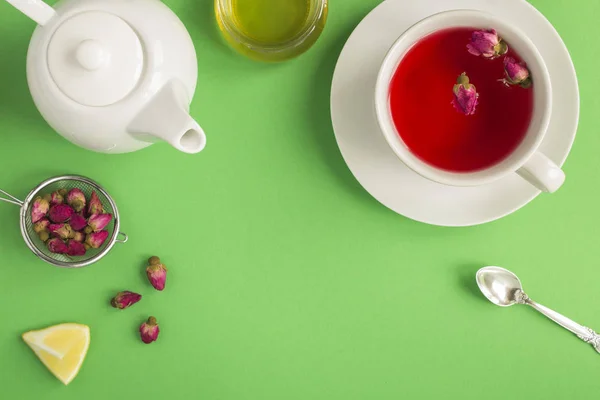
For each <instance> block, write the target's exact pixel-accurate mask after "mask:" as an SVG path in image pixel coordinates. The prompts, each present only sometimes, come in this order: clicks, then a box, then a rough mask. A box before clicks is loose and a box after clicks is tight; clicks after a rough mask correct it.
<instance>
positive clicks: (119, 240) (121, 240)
mask: <svg viewBox="0 0 600 400" xmlns="http://www.w3.org/2000/svg"><path fill="white" fill-rule="evenodd" d="M128 240H129V236H127V235H126V234H124V233H123V232H119V234H118V235H117V239H116V240H115V242H117V243H127V241H128Z"/></svg>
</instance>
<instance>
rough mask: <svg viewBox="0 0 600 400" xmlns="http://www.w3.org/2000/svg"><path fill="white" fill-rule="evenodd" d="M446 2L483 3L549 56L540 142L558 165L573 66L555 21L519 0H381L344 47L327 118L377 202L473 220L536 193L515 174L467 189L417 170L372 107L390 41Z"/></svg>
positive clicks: (425, 215)
mask: <svg viewBox="0 0 600 400" xmlns="http://www.w3.org/2000/svg"><path fill="white" fill-rule="evenodd" d="M451 9H476V10H482V11H487V12H489V13H492V14H496V15H498V16H501V17H505V18H508V19H510V20H512V21H514V22H515V23H516V24H517V25H518V27H519V28H520V29H521V30H523V31H524V32H525V33H526V34H527V35H528V36H529V38H530V39H531V40H532V41H533V42H534V43H535V44H536V46H537V47H538V49H539V51H540V53H541V55H542V57H544V59H546V60H548V69H549V71H550V77H551V80H552V88H553V98H554V104H553V114H552V118H551V120H550V128H549V129H548V133H547V135H546V138H545V139H544V142H543V143H542V146H541V148H540V149H541V151H542V152H543V153H544V154H546V155H547V156H548V157H549V158H550V159H552V160H553V161H554V162H555V163H557V164H558V165H561V166H562V164H563V163H564V161H565V159H566V158H567V155H568V154H569V151H570V150H571V146H572V144H573V140H574V139H575V133H576V131H577V123H578V120H579V90H578V86H577V77H576V75H575V68H574V67H573V63H572V61H571V58H570V56H569V53H568V51H567V48H566V47H565V45H564V43H563V41H562V40H561V38H560V36H559V35H558V33H557V32H556V30H555V29H554V27H552V25H551V24H550V23H549V22H548V20H546V18H545V17H544V16H543V15H542V14H540V12H539V11H537V10H536V9H535V8H533V6H531V5H530V4H529V3H527V2H526V1H524V0H502V1H493V2H492V1H482V0H421V1H411V2H407V1H406V0H387V1H385V2H383V3H382V4H380V5H379V6H378V7H377V8H375V9H374V10H373V11H372V12H371V13H370V14H369V15H367V16H366V17H365V19H363V21H362V22H361V23H360V24H359V25H358V27H357V28H356V29H355V30H354V32H353V33H352V35H351V36H350V38H349V39H348V42H347V43H346V45H345V46H344V49H343V50H342V53H341V55H340V58H339V60H338V63H337V66H336V69H335V74H334V77H333V84H332V88H331V118H332V121H333V128H334V131H335V135H336V140H337V143H338V146H339V147H340V150H341V152H342V155H343V157H344V159H345V160H346V164H348V167H349V168H350V170H351V171H352V173H353V174H354V176H355V177H356V179H357V180H358V181H359V182H360V184H361V185H362V186H363V187H364V188H365V189H366V190H367V191H368V192H369V193H370V194H371V195H372V196H373V197H375V198H376V199H377V200H378V201H379V202H381V203H382V204H383V205H385V206H386V207H388V208H390V209H392V210H393V211H395V212H397V213H398V214H401V215H404V216H405V217H408V218H411V219H414V220H416V221H421V222H425V223H428V224H433V225H442V226H470V225H477V224H483V223H486V222H490V221H493V220H496V219H498V218H502V217H504V216H506V215H508V214H511V213H513V212H514V211H516V210H518V209H519V208H521V207H523V206H524V205H526V204H527V203H529V202H530V201H531V200H533V199H534V198H535V197H537V196H538V195H539V194H540V192H539V191H538V190H536V189H535V188H534V187H533V186H531V185H530V184H528V183H527V182H525V181H524V180H523V179H522V178H520V177H519V176H517V175H516V174H513V175H511V176H508V177H506V178H503V179H501V180H499V181H497V182H495V183H492V184H489V185H485V186H480V187H466V188H459V187H451V186H445V185H441V184H438V183H434V182H432V181H429V180H427V179H425V178H423V177H421V176H420V175H418V174H416V173H415V172H413V171H412V170H410V169H408V167H406V166H405V165H404V164H403V163H402V162H401V161H400V160H399V159H398V158H397V157H396V155H395V154H394V153H393V152H392V150H391V149H390V148H389V147H388V145H387V142H386V141H385V139H384V138H383V135H382V134H381V132H380V131H379V127H378V125H377V121H376V120H375V112H374V108H373V107H374V106H373V97H374V88H375V81H376V78H377V73H378V70H379V66H380V65H381V62H382V61H383V58H384V56H385V54H386V52H387V51H388V49H389V48H390V47H391V45H392V44H393V43H394V41H395V40H396V39H397V38H398V37H399V36H400V35H401V34H402V33H403V32H404V31H405V30H406V29H408V28H409V27H410V26H412V25H413V24H415V23H416V22H418V21H420V20H421V19H423V18H425V17H427V16H429V15H432V14H435V13H438V12H441V11H446V10H451ZM567 179H569V176H568V174H567ZM562 190H565V189H562ZM544 195H545V196H551V195H550V194H544Z"/></svg>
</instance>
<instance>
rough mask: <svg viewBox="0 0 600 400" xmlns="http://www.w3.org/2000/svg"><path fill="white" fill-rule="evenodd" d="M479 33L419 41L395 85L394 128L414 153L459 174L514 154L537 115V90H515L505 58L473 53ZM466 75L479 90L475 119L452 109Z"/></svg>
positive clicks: (443, 33)
mask: <svg viewBox="0 0 600 400" xmlns="http://www.w3.org/2000/svg"><path fill="white" fill-rule="evenodd" d="M475 30H477V28H465V27H461V28H450V29H444V30H440V31H437V32H435V33H433V34H430V35H428V36H426V37H425V38H423V39H421V40H420V41H418V42H417V43H415V44H414V45H413V46H412V48H410V50H408V52H407V53H406V54H405V55H404V57H403V58H402V60H401V61H400V64H399V65H398V67H397V69H396V71H395V73H394V75H393V78H392V80H391V83H390V88H389V104H390V111H391V115H392V120H393V123H394V125H395V127H396V130H397V132H398V134H399V135H400V138H401V139H402V141H403V142H404V144H405V145H406V146H407V147H408V148H409V150H410V151H411V152H412V153H413V154H414V155H416V156H417V157H418V158H419V159H421V160H422V161H423V162H425V163H427V164H429V165H431V166H433V167H436V168H439V169H442V170H446V171H452V172H473V171H479V170H483V169H486V168H489V167H491V166H493V165H495V164H497V163H499V162H501V161H502V160H504V159H505V158H506V157H508V156H509V155H510V154H511V153H512V152H513V151H514V150H515V149H516V148H517V147H518V146H519V144H520V143H521V141H522V140H523V138H524V137H525V135H526V134H527V131H528V128H529V125H530V123H531V120H532V116H533V103H534V102H533V99H534V90H533V88H528V89H524V88H522V87H520V86H518V85H511V86H507V85H505V84H503V83H502V82H501V79H503V78H504V76H505V72H504V64H503V58H504V57H512V58H514V59H516V60H517V61H522V58H521V57H520V56H519V54H517V53H516V52H515V51H514V50H513V49H511V48H510V43H509V50H508V53H507V54H506V55H505V56H503V57H498V58H496V59H487V58H484V57H478V56H475V55H473V54H470V53H469V52H468V51H467V47H466V46H467V44H468V43H469V40H470V38H471V34H472V33H473V31H475ZM463 72H466V73H467V74H468V76H469V78H470V82H471V83H472V84H473V85H475V87H476V88H477V92H478V93H479V104H478V105H477V108H476V112H475V113H474V114H473V115H464V114H461V113H459V112H458V111H457V110H455V109H454V107H453V106H452V105H451V101H452V99H453V92H452V88H453V85H454V84H455V83H456V79H457V77H458V76H459V75H460V74H461V73H463Z"/></svg>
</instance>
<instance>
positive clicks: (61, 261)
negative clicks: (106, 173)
mask: <svg viewBox="0 0 600 400" xmlns="http://www.w3.org/2000/svg"><path fill="white" fill-rule="evenodd" d="M75 188H77V189H80V190H81V191H82V192H83V193H85V196H86V198H87V199H89V198H90V196H91V194H92V191H95V192H96V194H97V195H98V198H99V199H100V201H101V202H102V205H103V206H104V212H106V213H110V214H112V215H113V219H112V221H111V222H110V224H109V225H108V226H107V227H106V228H105V229H106V230H107V231H108V233H109V236H108V238H107V239H106V241H105V242H104V244H103V245H102V246H101V247H100V248H99V249H89V250H88V251H87V253H86V254H85V255H84V256H76V257H71V256H67V255H65V254H54V253H51V252H50V250H48V248H47V246H46V244H45V243H44V242H42V241H41V240H40V239H39V237H38V235H37V233H35V231H34V230H33V223H32V222H31V206H32V204H33V202H34V200H35V198H36V197H38V196H43V195H45V194H50V193H52V192H54V191H56V190H60V189H67V190H71V189H75ZM0 193H2V194H4V195H6V196H7V197H8V198H4V197H2V196H0V201H5V202H7V203H12V204H15V205H17V206H19V207H21V217H20V221H21V234H22V235H23V239H25V243H27V246H28V247H29V248H30V249H31V251H33V253H34V254H35V255H36V256H38V257H39V258H41V259H42V260H44V261H46V262H47V263H49V264H52V265H55V266H57V267H65V268H79V267H85V266H86V265H90V264H93V263H95V262H96V261H98V260H100V259H101V258H102V257H104V256H105V255H106V254H108V252H109V251H110V249H112V247H113V246H114V245H115V243H125V242H127V239H128V238H127V235H126V234H124V233H122V232H119V225H120V220H119V210H118V209H117V205H116V204H115V202H114V201H113V199H112V198H111V197H110V195H109V194H108V193H106V191H105V190H104V189H103V188H102V187H101V186H100V185H98V184H97V183H96V182H94V181H92V180H91V179H88V178H85V177H83V176H77V175H65V176H57V177H55V178H50V179H48V180H46V181H44V182H42V183H40V184H39V185H38V186H37V187H35V188H34V189H33V190H32V191H31V192H30V193H29V194H28V195H27V197H26V198H25V200H24V201H21V200H19V199H18V198H16V197H14V196H12V195H10V194H8V193H6V192H5V191H4V190H1V189H0Z"/></svg>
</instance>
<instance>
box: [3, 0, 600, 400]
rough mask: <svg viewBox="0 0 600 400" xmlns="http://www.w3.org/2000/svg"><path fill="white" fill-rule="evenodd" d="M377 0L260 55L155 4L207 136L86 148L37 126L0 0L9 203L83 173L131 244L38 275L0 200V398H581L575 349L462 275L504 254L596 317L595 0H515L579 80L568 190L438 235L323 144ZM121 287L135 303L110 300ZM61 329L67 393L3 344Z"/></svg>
mask: <svg viewBox="0 0 600 400" xmlns="http://www.w3.org/2000/svg"><path fill="white" fill-rule="evenodd" d="M379 2H380V1H378V0H343V1H342V0H338V1H336V0H333V1H332V4H331V8H330V18H329V21H328V24H327V27H326V29H325V32H324V34H323V36H322V38H321V39H320V41H319V42H318V43H317V45H316V46H315V47H314V48H313V49H312V50H311V51H309V52H308V53H307V54H305V55H304V56H302V57H301V58H299V59H296V60H293V61H291V62H287V63H283V64H280V65H265V64H260V63H255V62H252V61H248V60H245V59H244V58H242V57H240V56H238V55H237V54H235V53H234V52H232V51H231V50H230V49H229V48H228V47H226V45H225V44H223V42H222V41H221V39H220V37H219V33H218V31H217V30H216V28H215V23H214V15H213V11H212V4H211V1H209V0H171V1H168V2H167V3H168V4H169V5H170V6H171V7H172V8H173V9H174V11H175V12H177V13H178V14H179V15H180V16H181V17H182V19H183V20H184V22H185V24H186V25H187V27H188V29H189V30H190V33H191V35H192V37H193V39H194V42H195V44H196V48H197V52H198V65H199V73H200V76H199V85H198V90H197V93H196V97H195V99H194V102H193V106H192V113H193V115H194V116H195V117H196V118H197V119H198V120H199V121H200V123H201V124H202V126H203V127H204V129H205V130H206V132H207V133H208V135H209V144H208V147H207V149H206V150H205V151H204V152H203V153H201V154H199V155H196V156H188V155H184V154H180V153H178V152H176V151H175V150H173V149H172V148H170V147H169V146H168V145H165V144H159V145H155V146H152V147H150V148H148V149H146V150H143V151H139V152H136V153H132V154H125V155H112V156H109V155H103V154H95V153H92V152H88V151H85V150H82V149H79V148H77V147H75V146H74V145H72V144H70V143H69V142H67V141H65V140H64V139H62V138H61V137H60V136H59V135H57V134H55V133H54V132H53V131H52V129H50V128H49V127H48V126H47V125H46V124H45V122H44V121H43V120H42V118H41V117H40V116H39V114H38V112H37V111H36V109H35V107H34V105H33V102H32V100H31V98H30V95H29V93H28V89H27V84H26V78H25V56H26V51H27V44H28V41H29V37H30V35H31V32H32V30H33V28H34V23H33V22H31V21H29V20H28V19H27V18H26V17H25V16H23V15H21V14H20V13H19V12H18V11H16V10H15V9H13V8H12V7H11V6H9V5H8V4H7V3H5V2H0V54H1V55H2V59H1V61H0V140H1V144H0V187H1V188H3V189H6V190H9V191H11V192H12V193H13V194H15V195H17V196H21V197H22V196H24V195H26V194H27V193H28V191H29V190H30V189H31V188H32V187H33V186H35V185H36V184H37V183H39V182H40V181H41V180H43V179H45V178H47V177H50V176H54V175H59V174H63V173H78V174H82V175H86V176H89V177H91V178H94V179H96V180H98V181H99V182H100V183H101V184H103V185H104V186H105V187H106V188H107V190H108V191H109V192H110V193H111V194H112V195H113V196H114V198H115V199H116V201H117V204H118V205H119V208H120V211H121V217H122V229H123V231H125V232H126V233H127V234H129V236H130V241H129V243H127V244H126V245H117V246H116V247H115V248H114V250H113V251H112V252H111V253H110V254H109V255H108V256H107V257H106V258H105V259H103V260H102V261H101V262H100V263H98V264H96V265H94V266H92V267H89V268H85V269H81V270H61V269H57V268H53V267H51V266H49V265H46V264H45V263H43V262H41V261H38V260H37V259H36V258H35V257H34V256H33V255H32V254H31V253H30V252H29V250H28V249H27V247H26V246H25V244H24V243H23V241H22V238H21V236H20V232H19V228H18V209H17V207H14V206H12V205H9V204H5V203H0V223H1V226H2V233H1V234H0V256H1V266H0V321H1V325H0V398H3V399H30V398H35V397H37V398H41V399H49V400H53V399H83V398H87V399H110V398H144V397H145V398H177V399H179V398H181V399H183V398H194V399H195V398H198V399H210V400H218V399H223V400H267V399H277V400H280V399H287V400H295V399H298V400H300V399H302V400H305V399H315V400H316V399H344V400H350V399H399V398H434V397H435V398H442V399H452V398H456V399H481V398H486V399H505V398H507V397H508V396H515V395H518V396H519V397H520V398H529V399H550V398H552V399H564V398H572V399H580V398H584V395H587V396H592V397H593V396H597V393H598V390H599V389H600V379H598V370H599V369H600V358H599V356H598V354H595V352H594V350H593V349H592V348H591V346H589V345H586V344H584V343H583V342H581V341H579V340H578V339H577V338H575V337H574V336H573V335H571V334H570V333H568V332H566V331H564V330H563V329H562V328H560V327H558V326H557V325H554V324H553V323H551V322H549V321H547V320H546V319H545V318H544V317H542V316H540V315H537V314H536V313H535V312H534V311H533V310H530V309H527V308H526V307H513V308H511V309H500V308H496V307H494V306H493V305H491V304H490V303H488V302H487V301H486V300H485V299H484V298H483V297H482V296H481V295H480V294H479V293H478V292H477V289H476V287H475V285H474V280H473V277H474V273H475V271H476V270H477V269H478V268H479V267H480V266H483V265H489V264H492V265H501V266H504V267H507V268H510V269H512V270H514V271H515V272H517V273H518V275H519V276H520V277H521V279H522V281H523V282H524V283H525V286H526V289H527V291H528V293H529V294H530V295H531V296H532V297H533V298H535V299H536V300H539V301H541V302H542V303H544V304H547V305H548V306H551V307H553V308H555V309H557V310H558V311H561V312H563V313H565V314H566V315H568V316H570V317H572V318H573V319H575V320H576V321H580V322H582V323H584V324H585V325H587V326H590V327H595V328H596V329H600V312H599V310H600V291H599V290H598V278H599V277H600V269H599V268H600V265H599V263H598V259H599V258H600V246H598V219H599V218H600V207H598V189H597V188H596V182H598V165H599V161H598V160H599V157H598V150H599V149H600V135H598V125H597V122H596V121H597V110H598V109H599V107H600V100H599V97H598V93H599V92H600V80H598V62H599V61H600V50H599V46H598V40H597V37H596V36H597V34H596V31H595V30H596V27H597V19H598V17H600V3H598V2H597V1H591V0H568V1H567V0H535V1H532V3H533V4H534V5H535V6H536V7H538V9H539V10H540V11H542V13H544V14H545V15H546V17H547V18H548V19H549V20H550V21H551V22H552V23H553V24H554V26H555V27H556V29H557V30H558V31H559V33H560V34H561V35H562V37H563V39H564V40H565V42H566V44H567V46H568V47H569V49H570V51H571V54H572V56H573V59H574V62H575V66H576V68H577V72H578V76H579V79H580V86H581V100H582V101H581V104H582V109H581V111H582V112H581V122H580V128H579V132H578V136H577V140H576V141H575V146H574V148H573V151H572V153H571V156H570V157H569V159H568V161H567V163H566V165H565V171H566V173H567V176H568V178H567V182H566V184H565V186H564V187H563V188H562V189H561V190H560V191H559V192H558V193H556V194H554V195H544V196H540V197H539V198H538V199H537V200H535V201H534V202H532V203H531V204H530V205H528V206H527V207H525V208H524V209H522V210H520V211H518V212H516V213H515V214H513V215H511V216H509V217H506V218H504V219H502V220H500V221H496V222H493V223H490V224H487V225H484V226H478V227H471V228H461V229H451V228H439V227H432V226H427V225H424V224H420V223H416V222H413V221H411V220H408V219H406V218H404V217H402V216H399V215H396V214H394V213H393V212H391V211H389V210H388V209H386V208H385V207H384V206H382V205H380V204H379V203H377V202H376V201H375V200H374V199H372V198H371V197H370V196H369V194H367V193H366V192H365V191H364V190H363V189H362V188H361V187H360V185H359V184H358V183H357V182H356V181H355V179H354V178H353V177H352V175H351V173H350V172H349V171H348V169H347V168H346V166H345V164H344V161H343V159H342V157H341V155H340V153H339V150H338V149H337V146H336V143H335V140H334V135H333V131H332V127H331V122H330V116H329V90H330V84H331V79H332V74H333V69H334V65H335V62H336V59H337V57H338V55H339V53H340V51H341V49H342V46H343V44H344V42H345V41H346V39H347V37H348V36H349V34H350V33H351V32H352V30H353V28H354V27H355V26H356V25H357V24H358V22H359V21H360V20H361V19H362V18H363V17H364V16H365V15H366V14H367V13H368V12H369V11H370V10H371V9H372V8H374V7H375V6H376V5H378V4H379ZM407 3H408V1H407ZM505 3H506V6H507V7H509V6H510V3H511V2H510V1H506V2H505ZM153 254H156V255H159V256H160V257H162V259H163V261H164V262H165V263H166V265H167V266H168V267H169V268H170V270H169V271H170V272H169V278H168V280H167V289H166V290H165V291H164V292H162V293H159V292H156V291H154V290H153V289H152V288H151V287H150V286H149V284H148V283H147V281H146V278H145V276H144V272H143V268H144V262H145V259H146V258H147V257H148V256H150V255H153ZM125 289H128V290H133V291H138V292H140V293H142V294H143V295H144V299H143V300H142V302H141V303H139V304H137V305H135V306H134V307H133V308H131V309H128V310H125V311H117V310H114V309H111V308H110V307H109V305H108V302H109V299H110V298H111V297H112V295H113V294H114V293H115V292H116V291H119V290H125ZM148 315H154V316H156V317H157V318H158V321H159V323H160V324H161V329H162V333H161V336H160V338H159V340H158V342H156V343H154V344H152V345H144V344H142V343H141V342H140V340H139V337H138V335H137V333H136V330H137V327H138V326H139V324H140V323H141V322H142V321H143V320H144V319H145V318H146V317H147V316H148ZM61 322H80V323H85V324H88V325H89V326H90V327H91V330H92V344H91V347H90V351H89V354H88V358H87V359H86V361H85V364H84V366H83V369H82V371H81V373H80V375H79V376H78V377H77V378H76V379H75V380H74V381H73V383H72V384H71V385H70V386H68V387H64V386H62V384H60V382H58V381H57V380H56V379H55V378H54V377H52V376H51V375H50V374H49V373H48V372H47V371H46V370H45V367H44V366H43V365H42V364H41V363H40V362H38V361H37V360H36V358H35V356H34V354H33V353H32V352H31V351H30V350H29V348H28V347H27V346H26V345H25V344H24V343H23V342H22V341H21V339H20V334H21V333H22V332H24V331H27V330H30V329H37V328H42V327H45V326H47V325H51V324H56V323H61Z"/></svg>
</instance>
